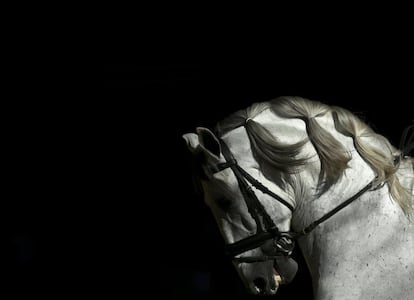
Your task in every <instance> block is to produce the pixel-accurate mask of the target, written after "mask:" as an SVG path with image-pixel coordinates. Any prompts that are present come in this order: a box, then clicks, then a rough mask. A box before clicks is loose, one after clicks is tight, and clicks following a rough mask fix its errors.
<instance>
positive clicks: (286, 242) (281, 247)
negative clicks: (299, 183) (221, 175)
mask: <svg viewBox="0 0 414 300" xmlns="http://www.w3.org/2000/svg"><path fill="white" fill-rule="evenodd" d="M219 142H220V145H221V150H222V154H223V156H224V158H225V160H226V162H224V163H218V164H217V165H216V168H215V171H214V173H217V172H220V171H222V170H224V169H227V168H231V169H232V171H233V173H234V175H235V176H236V178H237V182H238V185H239V188H240V191H241V193H242V195H243V198H244V201H245V203H246V205H247V209H248V212H249V213H250V215H251V216H252V218H253V219H254V221H255V223H256V233H255V234H254V235H251V236H249V237H246V238H244V239H241V240H239V241H236V242H234V243H231V244H227V245H226V246H225V252H226V254H227V255H229V256H230V257H231V258H232V259H233V260H237V261H238V262H247V263H252V262H258V261H266V260H273V259H275V258H276V257H278V256H290V255H291V254H292V252H293V249H294V247H295V240H296V239H297V238H299V237H302V236H304V235H306V234H308V233H309V232H311V231H312V230H313V229H315V227H317V226H318V225H319V224H321V223H322V222H324V221H326V220H327V219H329V218H330V217H332V216H333V215H334V214H336V213H337V212H338V211H340V210H341V209H343V208H344V207H346V206H347V205H349V204H350V203H352V202H353V201H354V200H355V199H357V198H358V197H359V196H361V195H362V194H363V193H364V192H366V191H367V190H369V189H370V188H371V187H372V186H373V184H374V182H375V179H374V180H372V181H371V182H370V183H368V184H367V185H366V186H365V187H364V188H362V189H361V190H360V191H359V192H357V193H356V194H355V195H353V196H352V197H350V198H349V199H347V200H346V201H344V202H342V203H341V204H340V205H338V206H337V207H335V208H334V209H332V210H331V211H329V212H328V213H326V214H325V215H324V216H323V217H321V218H319V219H318V220H316V221H314V222H312V223H311V224H310V225H308V226H307V227H305V228H304V229H303V230H301V231H300V232H294V231H285V232H282V231H280V230H279V229H278V227H277V226H276V224H275V223H274V222H273V220H272V218H271V217H270V216H269V214H268V213H267V212H266V210H265V208H264V207H263V205H262V203H261V202H260V201H259V199H258V198H257V196H256V194H255V193H254V191H253V190H252V186H253V187H255V188H256V189H258V190H260V191H262V192H263V193H265V194H267V195H269V196H271V197H273V198H274V199H276V200H277V201H279V202H280V203H282V204H283V205H285V206H286V207H287V208H289V209H290V211H292V213H293V212H294V210H295V208H294V207H293V206H292V205H291V204H290V203H288V202H287V201H286V200H284V199H283V198H281V197H280V196H278V195H277V194H275V193H273V192H272V191H270V190H269V189H268V188H267V187H265V186H264V185H263V184H262V183H260V182H259V181H258V180H256V179H255V178H253V177H252V176H251V175H250V174H249V173H247V172H246V171H245V170H244V169H243V168H242V167H240V165H239V164H238V163H237V161H236V159H235V158H234V157H233V154H232V153H231V151H230V149H229V148H228V146H227V144H226V143H225V142H224V141H223V140H222V139H219ZM249 183H250V184H249ZM269 240H272V247H273V251H271V255H263V256H242V257H237V256H238V255H239V254H241V253H244V252H246V251H249V250H252V249H255V248H258V247H261V246H262V245H263V244H264V243H265V242H267V241H269Z"/></svg>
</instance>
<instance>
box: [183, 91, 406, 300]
mask: <svg viewBox="0 0 414 300" xmlns="http://www.w3.org/2000/svg"><path fill="white" fill-rule="evenodd" d="M183 137H184V139H185V140H186V142H187V146H188V148H189V149H190V150H191V152H192V154H193V157H194V159H195V161H196V166H197V171H196V173H197V177H198V178H199V181H198V182H199V183H200V186H201V188H202V190H203V193H204V199H205V201H206V203H207V205H208V206H209V207H210V208H211V210H212V213H213V215H214V217H215V219H216V221H217V224H218V227H219V229H220V232H221V233H222V236H223V238H224V240H225V243H226V249H227V253H228V254H229V255H230V256H231V259H232V261H233V263H234V265H235V267H236V269H237V271H238V273H239V275H240V277H241V279H242V281H243V283H244V285H245V287H246V288H247V289H248V291H249V292H250V293H252V294H260V295H270V294H275V293H276V292H277V289H278V287H279V285H280V284H287V283H289V282H290V281H291V280H292V279H293V277H294V276H295V273H296V270H297V265H296V263H295V261H294V260H293V259H292V258H290V254H291V252H292V249H293V247H294V245H295V241H297V243H298V244H299V246H300V248H301V250H302V253H303V256H304V258H305V260H306V262H307V266H308V268H309V271H310V274H311V277H312V284H313V290H314V299H317V300H322V299H341V300H342V299H344V300H345V299H352V300H355V299H364V300H368V299H375V300H380V299H396V300H397V299H398V300H403V299H406V300H408V299H411V300H412V299H414V224H413V222H412V217H413V211H414V204H413V202H414V200H413V199H414V195H413V190H414V159H413V158H412V157H410V156H407V154H408V150H412V147H413V141H412V136H411V138H410V139H411V140H410V141H409V142H408V143H407V145H406V146H407V147H406V148H404V149H401V148H403V147H399V148H400V149H397V148H395V147H393V146H392V145H391V144H390V142H389V141H388V140H387V139H386V138H384V137H383V136H381V135H379V134H377V133H375V132H374V131H373V130H372V129H371V128H370V127H369V126H368V125H367V124H365V123H364V122H363V121H361V120H360V119H359V118H358V117H357V116H355V115H354V114H352V113H351V112H349V111H347V110H346V109H344V108H341V107H334V106H328V105H325V104H323V103H320V102H318V101H311V100H308V99H304V98H300V97H280V98H277V99H274V100H272V101H269V102H264V103H254V104H253V105H252V106H250V107H248V108H247V109H244V110H241V111H238V112H236V113H234V114H233V115H231V116H229V117H228V118H226V119H225V120H223V121H222V122H219V123H218V124H217V127H216V128H215V133H213V132H212V131H210V130H209V129H207V128H200V127H199V128H197V129H196V133H187V134H184V135H183Z"/></svg>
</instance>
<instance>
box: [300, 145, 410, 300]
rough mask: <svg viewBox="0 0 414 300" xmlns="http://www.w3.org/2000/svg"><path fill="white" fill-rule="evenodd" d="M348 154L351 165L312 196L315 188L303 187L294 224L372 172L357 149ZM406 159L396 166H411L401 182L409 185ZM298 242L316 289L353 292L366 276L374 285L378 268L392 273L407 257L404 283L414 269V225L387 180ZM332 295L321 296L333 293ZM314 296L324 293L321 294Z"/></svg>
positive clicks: (321, 211)
mask: <svg viewBox="0 0 414 300" xmlns="http://www.w3.org/2000/svg"><path fill="white" fill-rule="evenodd" d="M351 154H352V159H351V161H350V163H349V165H350V168H348V169H347V170H346V171H345V174H344V176H342V178H341V179H340V180H339V181H338V183H337V184H335V185H334V186H332V187H331V189H330V190H328V191H327V192H326V193H325V194H323V195H321V196H320V197H316V196H315V195H314V193H313V191H314V189H308V195H309V198H308V199H303V200H302V202H301V203H300V207H299V209H298V210H297V211H296V212H295V216H294V220H295V221H294V222H293V226H294V229H295V230H300V229H303V228H304V227H306V226H307V225H309V223H310V222H313V221H315V220H317V219H319V218H320V217H322V216H324V215H325V214H326V213H327V212H329V211H330V210H331V209H333V208H335V207H336V206H337V205H339V204H340V203H342V202H343V201H345V200H347V199H348V198H350V197H351V196H352V195H354V194H355V193H357V192H358V191H359V190H361V189H362V188H363V187H364V186H365V185H366V184H368V183H369V182H370V181H371V180H372V179H373V178H374V177H375V174H374V173H373V172H372V170H371V169H370V168H369V166H368V165H367V164H366V163H365V162H364V161H363V160H362V159H361V158H360V156H359V155H358V154H357V152H356V151H351ZM409 164H410V162H409V161H407V162H405V165H404V167H403V166H402V167H401V168H403V169H404V170H405V171H403V170H401V171H400V172H401V174H402V173H403V172H410V174H411V175H410V178H411V181H410V182H407V183H406V185H407V186H408V185H409V184H411V188H412V187H413V184H414V183H413V179H412V178H413V172H412V169H413V167H412V161H411V166H409ZM408 170H409V171H408ZM405 175H407V174H405ZM406 177H407V176H406ZM302 181H303V180H302ZM311 182H312V181H311ZM403 183H405V182H403ZM411 190H412V189H411ZM298 243H299V246H300V248H301V250H302V253H303V256H304V258H305V260H306V262H307V265H308V268H309V271H310V273H311V275H312V281H313V284H314V291H315V294H316V295H327V294H328V293H330V292H332V293H337V294H336V295H339V294H341V293H345V292H346V291H350V290H351V291H352V292H355V293H356V294H355V295H357V293H359V294H358V295H361V294H360V293H363V292H362V290H363V287H361V281H365V280H368V281H365V283H366V285H367V286H371V285H377V284H378V282H379V281H381V280H382V279H383V278H382V277H381V276H383V275H381V274H379V273H380V272H383V273H382V274H392V273H393V272H395V270H396V269H397V268H398V269H400V268H401V262H406V263H405V265H403V268H404V270H403V271H402V272H406V273H407V274H405V275H404V276H403V278H404V279H403V281H402V282H404V283H403V285H408V283H407V282H409V280H413V278H412V274H413V273H409V272H413V271H414V270H413V269H412V265H413V257H414V250H410V251H407V249H414V226H413V224H410V223H409V221H408V219H407V218H406V216H405V215H404V214H403V212H402V209H401V207H400V206H399V205H398V204H397V203H396V202H395V201H393V200H392V199H391V197H390V194H389V190H388V187H387V185H383V186H381V187H379V188H378V189H375V190H370V191H367V192H365V193H364V194H362V195H361V196H360V197H359V198H357V199H356V200H355V201H354V202H352V203H351V204H350V205H348V206H347V207H345V208H344V209H343V210H341V211H339V212H338V213H337V214H335V215H333V216H332V217H331V218H329V219H328V220H327V221H325V222H323V223H322V224H320V225H319V226H317V227H316V228H315V229H314V230H313V231H312V232H310V233H309V234H308V235H306V236H304V237H302V238H299V241H298ZM378 270H380V272H378ZM410 274H411V275H410ZM410 276H411V277H410ZM367 278H368V279H367ZM410 278H411V279H410ZM369 280H372V282H369ZM375 280H377V282H375ZM387 280H388V279H387ZM387 280H386V281H385V282H382V283H381V284H384V286H381V288H380V289H379V291H378V295H381V292H382V293H387V291H386V288H385V286H387V284H390V285H391V284H392V283H390V282H388V281H387ZM389 280H390V281H391V279H389ZM344 282H346V283H345V284H344ZM333 286H335V287H336V288H335V289H334V288H332V287H333ZM358 289H360V290H359V291H358ZM327 290H329V292H328V291H327ZM394 290H395V289H394ZM375 293H377V292H375ZM333 295H334V294H331V295H330V296H329V297H326V298H329V299H332V298H335V296H333ZM330 297H331V298H330ZM355 298H358V297H357V296H355ZM316 299H325V298H324V297H322V296H321V297H316Z"/></svg>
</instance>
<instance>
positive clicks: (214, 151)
mask: <svg viewBox="0 0 414 300" xmlns="http://www.w3.org/2000/svg"><path fill="white" fill-rule="evenodd" d="M196 132H197V133H198V139H199V141H200V146H201V147H202V148H204V149H205V150H206V151H207V152H208V154H210V155H212V156H213V157H214V158H215V159H217V160H219V159H220V153H221V147H220V142H219V140H218V138H217V137H216V136H215V135H214V133H212V132H211V131H210V129H208V128H204V127H197V128H196Z"/></svg>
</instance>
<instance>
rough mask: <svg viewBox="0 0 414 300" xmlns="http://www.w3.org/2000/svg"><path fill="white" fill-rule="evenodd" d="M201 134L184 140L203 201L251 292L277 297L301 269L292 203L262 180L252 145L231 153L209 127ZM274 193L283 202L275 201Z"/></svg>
mask: <svg viewBox="0 0 414 300" xmlns="http://www.w3.org/2000/svg"><path fill="white" fill-rule="evenodd" d="M240 131H242V130H240ZM196 132H197V133H188V134H185V135H184V136H183V137H184V139H185V140H186V142H187V146H188V148H189V150H190V151H191V153H192V154H193V157H194V159H195V160H196V164H198V170H199V171H198V178H199V179H200V183H201V185H202V190H203V194H204V200H205V202H206V204H207V205H208V206H209V207H210V209H211V211H212V213H213V215H214V217H215V220H216V222H217V225H218V227H219V230H220V232H221V234H222V236H223V238H224V241H225V243H226V250H227V254H228V255H229V256H230V259H231V260H232V262H233V264H234V266H235V268H236V270H237V272H238V274H239V275H240V278H241V280H242V282H243V283H244V285H245V287H246V288H247V290H248V291H249V292H250V293H252V294H261V295H270V294H275V293H276V291H277V289H278V287H279V285H280V284H286V283H289V282H290V281H292V279H293V278H294V276H295V274H296V271H297V264H296V262H295V261H294V260H293V259H292V258H290V254H291V253H292V250H293V246H294V242H293V238H292V237H291V236H290V234H289V230H290V219H291V215H292V211H291V210H292V209H293V206H292V205H293V204H291V203H292V201H291V200H289V195H288V194H287V193H286V192H284V191H282V190H281V189H280V188H279V187H278V186H277V185H276V184H274V183H272V182H271V181H269V180H267V179H265V178H261V173H260V168H259V166H258V164H257V162H256V161H255V160H254V158H253V156H252V153H251V151H250V147H249V146H248V144H246V143H241V144H238V146H237V149H233V150H230V149H229V148H228V146H227V144H226V143H225V142H224V141H223V140H221V139H220V138H218V137H217V136H216V135H215V134H214V133H213V132H211V131H210V130H209V129H207V128H197V130H196ZM240 133H241V132H240ZM233 142H237V140H233ZM239 142H240V141H239ZM254 177H256V178H260V179H261V180H263V181H264V182H265V183H266V188H265V189H266V190H264V189H261V188H260V187H259V186H258V185H256V183H255V182H254V181H252V180H255V179H253V178H254ZM269 192H270V193H269ZM272 194H274V195H277V197H280V201H274V197H273V196H272ZM279 195H280V196H279ZM283 198H285V199H288V200H285V199H283Z"/></svg>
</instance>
